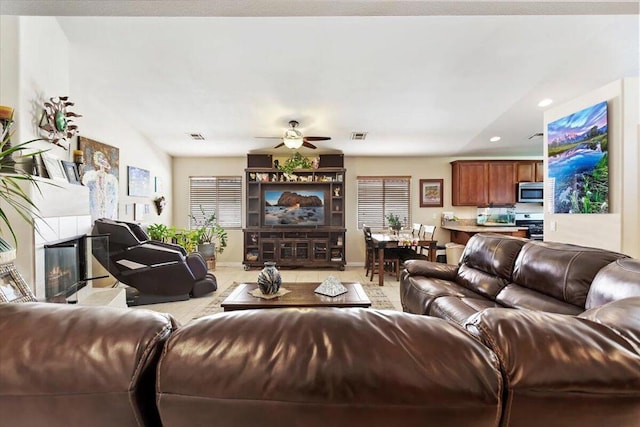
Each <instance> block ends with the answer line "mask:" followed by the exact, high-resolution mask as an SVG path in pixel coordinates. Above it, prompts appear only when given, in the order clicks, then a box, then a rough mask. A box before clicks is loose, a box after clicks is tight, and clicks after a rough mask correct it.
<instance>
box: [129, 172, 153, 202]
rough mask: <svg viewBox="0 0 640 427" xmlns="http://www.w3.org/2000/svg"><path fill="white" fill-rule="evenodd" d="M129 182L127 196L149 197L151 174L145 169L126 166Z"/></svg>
mask: <svg viewBox="0 0 640 427" xmlns="http://www.w3.org/2000/svg"><path fill="white" fill-rule="evenodd" d="M127 178H128V180H129V187H128V193H127V194H128V195H129V196H137V197H150V196H151V184H150V182H151V173H150V172H149V171H148V170H146V169H140V168H136V167H134V166H127Z"/></svg>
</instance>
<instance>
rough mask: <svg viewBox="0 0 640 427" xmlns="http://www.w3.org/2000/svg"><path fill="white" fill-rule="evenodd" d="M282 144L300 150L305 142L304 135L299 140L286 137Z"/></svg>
mask: <svg viewBox="0 0 640 427" xmlns="http://www.w3.org/2000/svg"><path fill="white" fill-rule="evenodd" d="M282 142H284V145H286V146H287V148H291V149H293V150H295V149H298V148H300V147H302V143H303V142H304V141H303V139H302V135H301V136H300V137H299V138H297V137H296V138H290V137H284V138H283V139H282Z"/></svg>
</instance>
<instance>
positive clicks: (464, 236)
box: [442, 224, 528, 245]
mask: <svg viewBox="0 0 640 427" xmlns="http://www.w3.org/2000/svg"><path fill="white" fill-rule="evenodd" d="M442 228H443V229H445V230H449V231H450V232H451V241H452V242H453V243H459V244H461V245H466V244H467V242H468V241H469V239H470V238H471V236H473V235H474V234H478V233H498V234H506V235H509V236H515V237H527V230H528V228H527V227H516V226H505V227H502V226H482V225H449V224H447V225H444V226H442Z"/></svg>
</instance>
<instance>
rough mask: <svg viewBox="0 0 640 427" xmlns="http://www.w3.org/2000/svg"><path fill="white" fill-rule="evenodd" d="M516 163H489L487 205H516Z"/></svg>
mask: <svg viewBox="0 0 640 427" xmlns="http://www.w3.org/2000/svg"><path fill="white" fill-rule="evenodd" d="M515 178H516V165H515V162H509V161H507V162H504V161H499V162H498V161H496V162H488V166H487V182H488V185H487V191H488V198H487V204H489V205H490V204H494V205H513V204H515V203H516V181H515Z"/></svg>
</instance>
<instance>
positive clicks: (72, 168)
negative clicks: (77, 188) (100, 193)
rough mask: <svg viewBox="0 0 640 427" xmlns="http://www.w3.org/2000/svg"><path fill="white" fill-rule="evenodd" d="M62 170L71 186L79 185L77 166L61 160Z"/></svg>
mask: <svg viewBox="0 0 640 427" xmlns="http://www.w3.org/2000/svg"><path fill="white" fill-rule="evenodd" d="M62 168H63V169H64V172H65V173H66V174H67V180H68V181H69V182H70V183H72V184H78V185H80V184H81V183H80V174H79V173H78V165H76V164H75V163H73V162H67V161H66V160H62Z"/></svg>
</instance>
